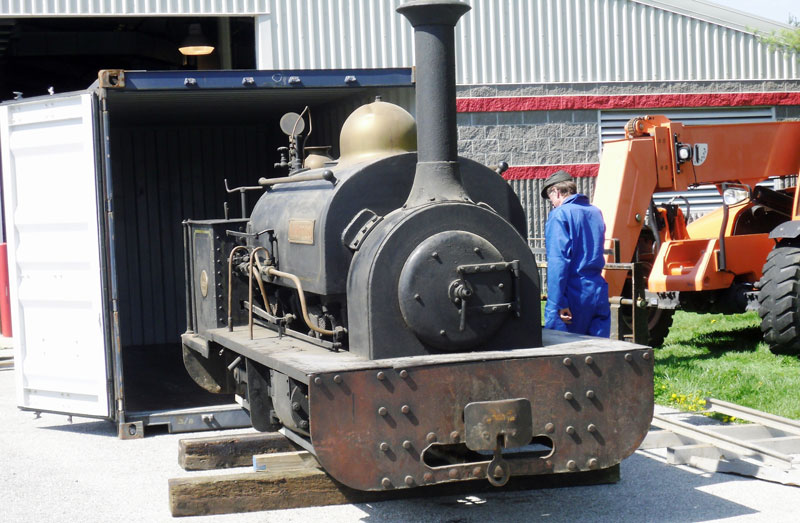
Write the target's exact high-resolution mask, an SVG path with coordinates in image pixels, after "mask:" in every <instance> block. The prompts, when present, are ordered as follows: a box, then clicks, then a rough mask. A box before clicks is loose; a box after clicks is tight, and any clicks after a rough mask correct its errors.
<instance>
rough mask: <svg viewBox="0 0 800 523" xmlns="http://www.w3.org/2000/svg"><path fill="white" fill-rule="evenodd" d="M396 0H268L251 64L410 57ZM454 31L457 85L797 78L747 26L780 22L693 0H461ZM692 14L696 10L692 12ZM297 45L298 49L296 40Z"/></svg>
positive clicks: (394, 61)
mask: <svg viewBox="0 0 800 523" xmlns="http://www.w3.org/2000/svg"><path fill="white" fill-rule="evenodd" d="M403 1H404V0H385V1H382V2H378V3H375V2H373V1H371V0H330V1H329V2H325V3H323V4H316V6H317V7H318V9H319V12H317V13H315V16H307V13H308V12H309V11H308V7H309V4H307V2H298V1H297V0H274V2H273V4H272V8H273V9H272V12H271V13H270V14H269V15H264V16H259V17H257V24H256V25H257V31H258V33H259V37H258V39H257V67H259V68H264V69H273V68H277V69H282V68H321V69H327V68H347V67H401V66H409V65H412V61H413V52H412V45H413V39H412V36H411V28H410V26H409V24H408V23H407V22H406V21H405V20H404V19H403V18H402V17H400V16H398V15H397V13H395V12H394V10H395V8H396V7H397V6H399V5H400V4H402V3H403ZM467 3H469V4H470V5H471V6H472V11H471V12H469V13H467V14H466V15H465V16H464V17H463V18H462V19H461V21H460V22H459V24H458V26H457V27H456V42H457V66H456V74H457V82H458V83H459V84H462V85H465V84H466V85H476V84H515V83H522V84H526V83H560V82H565V83H567V82H568V83H577V82H617V81H624V82H657V81H676V80H677V81H692V80H745V79H759V80H774V79H781V80H785V79H790V80H796V79H800V63H798V56H797V55H796V54H794V55H792V54H788V53H783V52H781V51H773V50H770V49H769V48H768V46H766V45H764V44H762V43H760V42H759V41H758V40H757V39H756V37H755V35H754V34H753V33H752V32H751V31H748V30H745V26H746V25H748V24H749V25H753V26H756V27H763V28H764V30H765V31H769V30H778V29H781V28H783V27H784V26H783V25H782V24H777V23H775V24H772V23H770V22H769V21H767V20H763V19H759V18H758V17H753V16H750V17H749V18H747V19H746V18H745V17H746V16H747V15H744V14H743V13H740V12H738V11H734V10H731V9H727V8H723V7H721V6H716V5H715V4H711V3H710V2H701V1H699V0H691V1H690V0H659V1H655V0H516V1H508V0H467ZM695 9H696V10H697V13H696V14H695V13H694V11H693V10H695ZM297 43H301V45H297Z"/></svg>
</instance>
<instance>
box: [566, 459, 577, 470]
mask: <svg viewBox="0 0 800 523" xmlns="http://www.w3.org/2000/svg"><path fill="white" fill-rule="evenodd" d="M567 468H568V469H570V470H575V469H576V468H578V465H576V464H575V462H574V461H572V460H569V461H567Z"/></svg>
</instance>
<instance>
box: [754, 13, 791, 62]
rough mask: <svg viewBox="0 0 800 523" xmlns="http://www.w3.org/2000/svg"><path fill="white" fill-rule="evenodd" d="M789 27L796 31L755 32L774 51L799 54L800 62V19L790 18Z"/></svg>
mask: <svg viewBox="0 0 800 523" xmlns="http://www.w3.org/2000/svg"><path fill="white" fill-rule="evenodd" d="M789 25H791V26H793V27H794V29H782V30H781V31H772V32H771V33H769V34H766V33H762V32H760V31H755V35H756V38H758V40H759V41H761V42H763V43H765V44H767V45H768V46H769V48H770V49H771V50H773V51H775V50H781V51H784V52H787V53H797V55H798V56H797V59H798V60H800V19H798V18H795V17H793V16H789Z"/></svg>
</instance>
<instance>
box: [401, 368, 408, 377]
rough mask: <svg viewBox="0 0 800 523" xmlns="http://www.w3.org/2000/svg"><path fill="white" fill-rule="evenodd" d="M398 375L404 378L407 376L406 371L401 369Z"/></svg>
mask: <svg viewBox="0 0 800 523" xmlns="http://www.w3.org/2000/svg"><path fill="white" fill-rule="evenodd" d="M400 377H401V378H403V379H406V378H407V377H408V371H407V370H405V369H403V370H401V371H400Z"/></svg>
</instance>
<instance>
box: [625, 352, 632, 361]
mask: <svg viewBox="0 0 800 523" xmlns="http://www.w3.org/2000/svg"><path fill="white" fill-rule="evenodd" d="M625 361H633V354H631V353H630V352H626V353H625Z"/></svg>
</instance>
